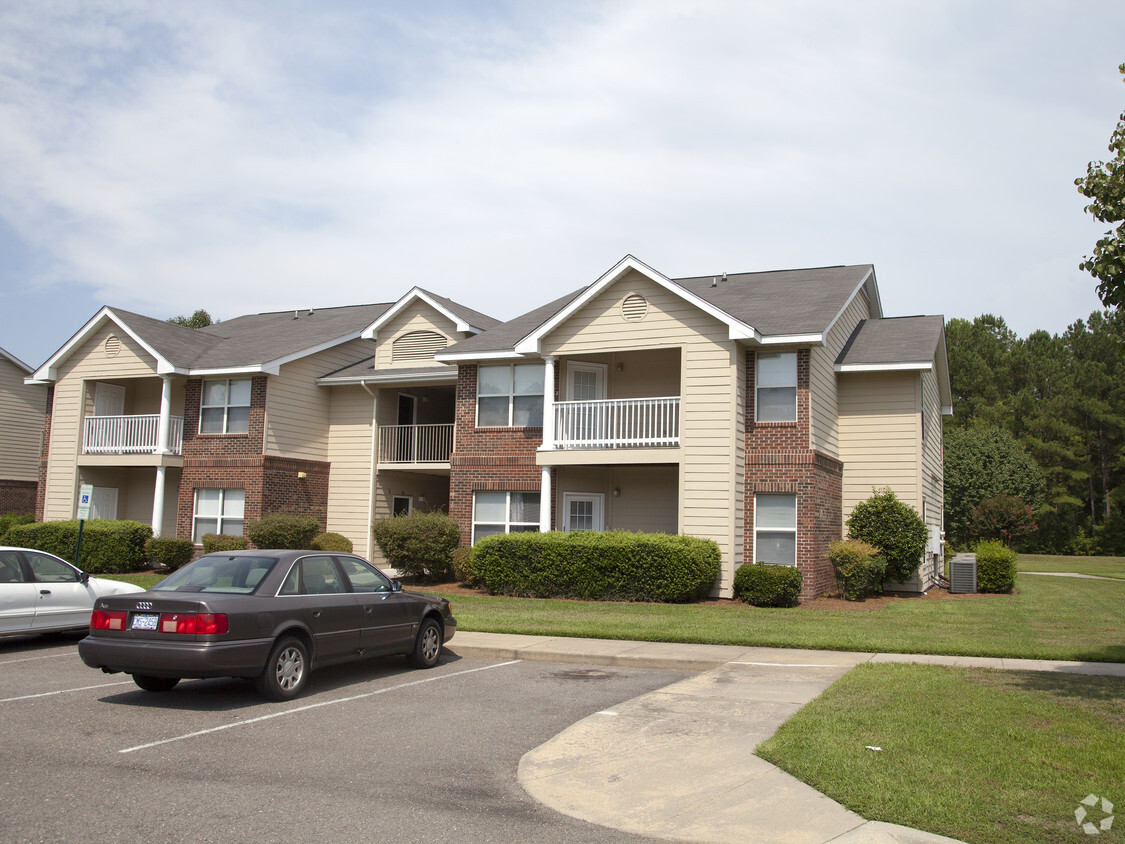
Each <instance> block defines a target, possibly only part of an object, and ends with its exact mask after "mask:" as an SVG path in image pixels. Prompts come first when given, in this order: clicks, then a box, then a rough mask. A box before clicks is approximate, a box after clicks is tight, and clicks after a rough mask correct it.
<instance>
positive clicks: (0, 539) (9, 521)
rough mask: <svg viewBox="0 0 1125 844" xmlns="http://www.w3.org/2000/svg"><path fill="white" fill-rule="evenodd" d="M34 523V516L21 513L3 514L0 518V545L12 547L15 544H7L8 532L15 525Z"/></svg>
mask: <svg viewBox="0 0 1125 844" xmlns="http://www.w3.org/2000/svg"><path fill="white" fill-rule="evenodd" d="M34 521H35V516H29V515H23V514H21V513H5V514H4V515H3V516H0V545H14V544H15V543H12V542H8V540H7V538H6V537H7V535H8V531H9V530H11V528H12V527H13V526H15V525H29V524H31V523H32V522H34Z"/></svg>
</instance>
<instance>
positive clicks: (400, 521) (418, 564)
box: [371, 510, 461, 581]
mask: <svg viewBox="0 0 1125 844" xmlns="http://www.w3.org/2000/svg"><path fill="white" fill-rule="evenodd" d="M371 535H372V536H373V537H374V538H375V542H376V543H377V544H378V546H379V550H381V551H382V552H383V556H384V557H385V558H386V560H387V562H388V563H389V564H390V565H391V566H393V567H394V568H395V570H396V571H398V572H399V574H402V575H407V576H410V577H421V578H429V579H430V580H439V581H440V580H447V579H448V578H449V577H450V576H451V575H452V574H453V551H454V549H456V548H457V545H458V544H459V543H460V542H461V528H460V526H459V525H458V524H457V522H456V521H455V520H453V519H452V518H450V517H449V516H447V515H446V514H445V513H437V512H423V511H421V510H415V511H413V512H412V513H404V514H403V515H401V516H392V517H391V518H389V519H380V520H379V521H377V522H375V523H374V524H373V525H371Z"/></svg>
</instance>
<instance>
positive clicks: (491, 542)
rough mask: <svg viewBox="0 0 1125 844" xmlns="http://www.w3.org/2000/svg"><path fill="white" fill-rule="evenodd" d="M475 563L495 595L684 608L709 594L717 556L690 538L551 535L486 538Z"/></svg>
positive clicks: (475, 553)
mask: <svg viewBox="0 0 1125 844" xmlns="http://www.w3.org/2000/svg"><path fill="white" fill-rule="evenodd" d="M472 566H473V571H474V574H475V576H476V577H477V578H478V580H479V581H480V583H481V584H482V585H484V587H485V588H486V589H488V591H489V592H491V593H493V594H498V595H512V596H516V597H530V598H578V599H580V600H588V601H653V602H663V603H682V602H684V601H694V600H698V599H700V598H703V597H705V596H706V595H707V594H708V593H709V592H710V591H711V587H712V586H714V583H715V578H716V577H718V575H719V567H720V555H719V546H718V545H716V544H715V543H714V542H712V541H711V540H709V539H697V538H695V537H691V536H672V535H669V534H664V533H627V532H625V531H607V532H605V533H598V532H594V531H574V532H571V533H564V532H560V531H551V532H549V533H511V534H500V535H496V536H489V537H487V538H485V539H482V540H481V541H480V542H478V543H477V544H476V546H475V547H474V548H473V555H472Z"/></svg>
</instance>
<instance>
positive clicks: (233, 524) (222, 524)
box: [191, 489, 246, 545]
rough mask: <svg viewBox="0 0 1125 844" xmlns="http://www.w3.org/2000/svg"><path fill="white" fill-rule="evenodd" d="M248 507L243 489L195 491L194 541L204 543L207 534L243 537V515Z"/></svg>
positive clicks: (192, 534) (192, 531) (192, 530)
mask: <svg viewBox="0 0 1125 844" xmlns="http://www.w3.org/2000/svg"><path fill="white" fill-rule="evenodd" d="M245 506H246V491H245V490H242V489H197V490H196V491H195V513H194V524H193V525H192V529H191V536H192V541H193V542H194V543H195V544H196V545H200V544H202V542H203V535H204V534H206V533H225V534H228V535H230V536H242V514H243V510H244V508H245Z"/></svg>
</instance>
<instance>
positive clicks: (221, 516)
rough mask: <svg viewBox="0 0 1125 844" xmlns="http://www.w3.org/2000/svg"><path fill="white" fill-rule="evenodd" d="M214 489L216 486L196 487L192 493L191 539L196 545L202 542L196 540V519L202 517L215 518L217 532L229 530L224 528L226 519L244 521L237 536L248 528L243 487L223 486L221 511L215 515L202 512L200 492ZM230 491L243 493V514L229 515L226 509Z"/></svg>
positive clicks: (221, 490) (220, 498)
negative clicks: (200, 508) (200, 509)
mask: <svg viewBox="0 0 1125 844" xmlns="http://www.w3.org/2000/svg"><path fill="white" fill-rule="evenodd" d="M213 489H215V487H196V488H195V490H194V492H193V493H192V503H191V541H192V542H193V543H194V544H195V545H199V544H200V543H199V542H196V539H195V534H196V530H195V528H196V521H197V520H198V519H201V518H202V519H207V520H212V519H213V520H214V521H215V533H226V532H227V531H226V530H225V529H224V525H223V522H224V521H234V522H241V523H242V527H241V528H240V529H239V531H238V533H237V534H234V535H235V536H243V535H244V533H245V530H246V490H245V489H244V488H242V487H221V488H219V512H218V514H217V515H213V514H211V513H200V512H199V493H200V492H202V491H210V490H213ZM230 492H240V493H242V515H241V516H238V517H235V516H234V515H233V514H231V515H227V512H226V510H227V494H228V493H230ZM200 539H202V537H200Z"/></svg>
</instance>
